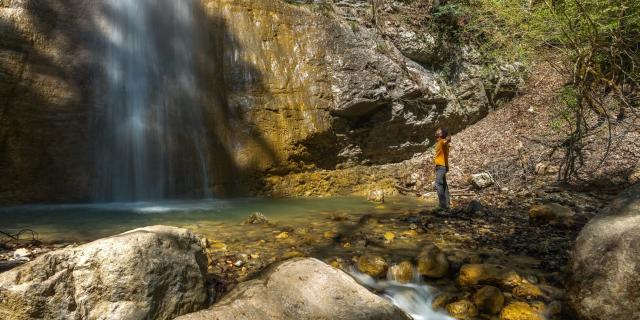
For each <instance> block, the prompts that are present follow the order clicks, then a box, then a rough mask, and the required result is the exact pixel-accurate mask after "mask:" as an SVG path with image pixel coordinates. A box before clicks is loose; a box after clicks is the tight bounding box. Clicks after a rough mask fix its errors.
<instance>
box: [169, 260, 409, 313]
mask: <svg viewBox="0 0 640 320" xmlns="http://www.w3.org/2000/svg"><path fill="white" fill-rule="evenodd" d="M177 319H179V320H205V319H207V320H208V319H217V320H227V319H234V320H276V319H277V320H289V319H291V320H298V319H332V320H393V319H399V320H409V319H410V318H409V317H408V316H407V315H406V314H405V313H404V312H403V311H401V310H400V309H399V308H398V307H396V306H394V305H393V304H392V303H391V302H389V301H387V300H385V299H383V298H381V297H379V296H377V295H375V294H373V293H371V292H369V291H368V290H367V289H366V288H364V287H363V286H361V285H359V284H358V283H356V281H355V280H353V278H351V277H350V276H348V275H347V274H345V273H344V272H342V271H340V270H338V269H335V268H332V267H331V266H329V265H327V264H325V263H323V262H321V261H319V260H316V259H313V258H308V259H301V258H298V259H292V260H287V261H285V262H282V263H279V264H276V265H273V266H271V267H269V268H268V269H267V270H265V271H264V272H263V273H262V275H261V276H259V277H258V278H257V279H254V280H250V281H247V282H243V283H240V284H239V285H238V286H237V287H236V288H235V289H233V290H232V291H231V292H230V293H229V294H228V295H227V296H226V297H225V298H223V299H222V300H221V301H220V302H218V303H217V304H215V305H214V306H212V307H211V308H210V309H208V310H203V311H200V312H196V313H192V314H189V315H186V316H182V317H178V318H177Z"/></svg>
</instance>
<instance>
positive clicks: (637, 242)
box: [568, 184, 640, 320]
mask: <svg viewBox="0 0 640 320" xmlns="http://www.w3.org/2000/svg"><path fill="white" fill-rule="evenodd" d="M571 271H572V272H571V281H570V283H569V290H568V291H569V304H570V305H571V307H572V309H574V311H575V312H576V313H577V315H578V316H579V317H580V318H582V319H589V320H599V319H640V289H638V288H640V277H638V275H639V274H640V184H637V185H635V186H633V187H631V188H629V189H628V190H626V191H625V192H623V193H622V194H621V195H620V196H619V197H618V198H616V199H615V200H614V201H613V202H612V203H611V204H610V205H609V206H608V207H607V208H605V210H604V211H603V212H602V213H601V214H600V215H599V216H597V217H595V218H593V219H592V220H591V221H590V222H589V223H588V224H587V225H586V226H585V227H584V229H582V231H581V232H580V235H579V236H578V239H577V240H576V245H575V250H574V252H573V256H572V262H571Z"/></svg>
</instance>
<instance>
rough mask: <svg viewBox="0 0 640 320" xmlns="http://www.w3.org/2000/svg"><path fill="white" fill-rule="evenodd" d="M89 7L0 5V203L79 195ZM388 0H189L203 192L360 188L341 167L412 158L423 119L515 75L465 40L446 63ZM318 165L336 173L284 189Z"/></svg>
mask: <svg viewBox="0 0 640 320" xmlns="http://www.w3.org/2000/svg"><path fill="white" fill-rule="evenodd" d="M96 3H99V1H76V2H74V4H73V5H68V4H66V3H65V4H64V5H63V4H62V1H59V0H47V1H34V0H31V1H29V0H24V1H17V0H13V1H7V0H3V1H1V2H0V10H1V11H0V17H1V20H0V21H1V27H2V28H3V30H6V32H2V33H1V35H0V52H1V55H0V59H2V60H1V61H2V65H1V68H2V69H0V101H1V104H0V108H1V109H0V173H1V175H0V203H19V202H42V201H78V200H89V199H90V198H91V190H92V188H93V186H92V184H93V183H94V169H95V167H94V163H93V161H94V159H93V157H94V156H95V154H94V152H93V147H92V143H93V141H94V139H93V133H92V130H91V129H92V125H91V121H92V119H95V114H96V112H95V105H96V94H95V88H96V87H99V86H100V83H99V79H100V77H101V76H100V74H101V72H102V71H101V70H97V69H96V67H95V65H96V63H95V61H93V60H92V59H95V56H96V55H95V54H92V50H93V49H92V48H93V47H92V41H93V40H92V39H93V38H95V37H96V30H97V29H99V23H100V21H99V19H96V18H95V17H99V13H98V12H96V10H97V9H96V8H97V7H98V5H96ZM387 3H388V6H391V7H384V8H381V9H380V10H383V11H381V12H391V13H393V14H386V15H383V14H381V15H380V16H378V17H377V19H376V21H375V22H372V17H371V8H370V2H369V1H364V0H361V1H357V0H349V1H284V0H277V1H276V0H253V1H250V0H217V1H213V0H201V4H202V6H201V8H200V9H201V10H200V12H198V14H197V16H198V19H199V21H198V23H199V25H200V26H201V27H202V32H200V34H199V35H198V36H199V37H201V39H196V41H195V42H196V43H197V46H196V47H195V48H194V52H195V54H196V59H197V61H198V72H199V75H198V77H199V80H198V90H199V92H200V96H201V99H202V101H203V103H204V105H205V109H206V111H205V114H204V115H203V117H204V119H205V123H206V126H207V130H208V135H209V142H208V145H207V146H206V148H207V149H208V150H209V152H210V159H211V161H210V162H211V163H209V167H210V168H209V171H210V175H211V177H210V180H211V186H210V187H211V189H212V190H213V191H214V193H215V194H217V195H237V194H247V193H262V194H272V195H287V196H288V195H304V194H309V193H310V194H335V193H341V194H342V193H351V192H354V191H357V190H356V189H357V188H356V187H357V185H358V183H357V182H356V181H357V179H355V180H356V181H353V180H354V179H346V177H350V175H349V174H351V175H353V173H354V172H368V171H376V170H386V169H384V168H388V166H385V165H386V164H389V163H400V162H402V161H405V160H408V159H411V158H412V157H414V155H416V154H419V153H422V152H424V151H425V150H427V149H428V147H429V146H430V145H431V144H432V142H433V131H434V130H435V128H436V127H438V126H447V127H449V128H451V129H452V130H453V131H455V130H459V129H461V128H464V127H465V126H467V125H469V124H471V123H473V122H475V121H477V120H479V119H481V118H482V117H483V116H484V115H486V114H487V112H489V110H490V109H491V108H493V107H495V106H496V105H497V104H498V100H499V98H501V97H503V96H504V95H505V93H506V95H507V96H508V94H509V93H510V92H512V90H513V89H514V88H515V86H517V83H518V78H517V77H515V76H514V75H515V74H516V71H517V70H516V68H515V67H503V68H502V69H500V68H497V67H489V68H487V67H486V66H484V67H483V66H479V65H476V64H474V63H473V58H472V56H473V55H472V54H471V53H469V52H472V50H470V49H468V48H457V49H456V50H458V51H457V53H456V54H455V56H456V57H457V58H456V59H457V60H456V61H455V64H456V65H457V69H456V70H457V71H456V73H455V74H454V75H453V76H452V75H451V74H444V73H443V72H441V70H439V69H438V67H437V65H436V64H437V63H439V61H440V60H438V59H436V58H434V57H440V58H439V59H441V57H442V56H447V52H446V50H450V48H443V47H439V46H437V45H436V42H434V41H433V39H436V38H437V36H438V35H437V34H434V35H431V34H429V33H428V32H425V30H423V29H420V26H416V25H408V24H406V23H404V22H402V21H404V20H407V19H404V20H403V19H401V18H402V17H403V12H410V11H409V9H411V8H408V7H406V6H409V4H405V3H404V2H403V1H397V2H396V1H391V2H387ZM403 10H406V11H403ZM425 14H427V15H428V14H429V13H428V11H425ZM427 31H428V30H427ZM98 36H99V35H98ZM452 56H453V54H452ZM487 69H489V70H491V72H481V70H487ZM98 98H99V97H98ZM378 166H382V167H378ZM316 170H324V171H322V172H328V173H327V174H329V175H332V176H335V177H337V178H340V179H342V178H345V179H342V180H345V181H343V182H341V183H340V187H339V188H332V187H326V188H325V187H323V190H322V191H321V192H315V191H314V190H309V188H294V190H289V189H290V188H288V187H287V185H288V184H290V183H291V181H292V179H290V178H289V175H290V174H293V175H296V176H299V175H301V174H302V175H305V176H306V177H308V178H309V179H311V180H314V179H315V178H314V177H315V176H323V174H319V175H318V174H314V172H315V171H316ZM344 170H347V171H344ZM394 170H395V169H394ZM394 170H392V171H390V172H387V173H388V174H387V173H380V174H379V175H373V178H371V179H368V180H367V181H368V182H367V183H368V184H371V186H372V187H373V186H374V185H375V184H376V180H377V178H375V177H376V176H390V175H393V172H395V171H394ZM347 173H348V174H347ZM369 176H371V175H369ZM322 179H323V181H326V178H322ZM385 179H387V178H385ZM294 180H295V179H294ZM346 180H350V181H353V182H351V183H349V182H348V181H346ZM369 180H371V181H369ZM314 181H315V180H314ZM385 181H386V180H385ZM285 182H286V183H285ZM316 182H317V183H316ZM316 182H314V183H311V184H310V185H311V186H313V185H320V183H319V181H316ZM283 183H284V184H283ZM383 184H384V185H385V186H387V185H389V181H386V182H384V183H383ZM325 189H326V190H325ZM297 190H300V191H297ZM310 191H311V192H310Z"/></svg>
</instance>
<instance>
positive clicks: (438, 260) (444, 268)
mask: <svg viewBox="0 0 640 320" xmlns="http://www.w3.org/2000/svg"><path fill="white" fill-rule="evenodd" d="M417 260H418V273H419V274H420V275H422V276H425V277H430V278H442V277H444V276H445V275H447V273H448V272H449V259H448V258H447V255H446V254H445V253H444V252H443V251H442V250H440V248H438V246H436V245H435V244H428V245H426V246H424V247H423V248H422V251H420V254H418V258H417Z"/></svg>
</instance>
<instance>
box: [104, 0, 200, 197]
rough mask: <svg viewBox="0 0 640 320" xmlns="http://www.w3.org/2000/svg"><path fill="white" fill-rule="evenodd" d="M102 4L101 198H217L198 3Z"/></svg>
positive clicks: (132, 0)
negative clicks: (202, 89)
mask: <svg viewBox="0 0 640 320" xmlns="http://www.w3.org/2000/svg"><path fill="white" fill-rule="evenodd" d="M102 3H103V4H102V8H101V15H100V16H99V17H98V22H99V23H98V25H99V26H100V28H101V34H102V39H101V40H100V41H98V44H97V46H98V48H99V50H98V51H99V52H100V54H101V62H102V68H103V69H104V71H105V73H106V79H105V80H104V83H100V84H99V85H98V87H100V88H101V89H102V92H101V94H99V95H98V99H97V100H98V101H96V105H97V106H98V107H99V108H100V109H99V110H98V111H97V113H96V125H95V127H96V128H97V130H98V136H99V137H98V140H97V142H96V146H97V147H96V169H97V170H96V174H97V176H96V180H97V182H96V187H95V200H96V201H98V202H123V201H141V200H160V199H174V198H178V197H183V196H185V195H187V194H188V196H189V197H191V198H208V197H211V194H210V193H209V192H208V191H207V190H209V188H208V186H209V181H208V169H207V168H208V166H209V157H208V148H207V145H208V142H207V138H206V137H207V134H206V130H205V125H204V122H203V108H202V103H201V101H200V97H199V90H198V81H197V75H196V64H195V57H194V55H195V53H196V52H197V50H196V47H197V45H198V44H197V43H196V41H195V40H194V39H197V38H198V37H197V35H198V27H197V26H196V23H195V18H194V15H195V13H196V8H197V6H198V1H197V0H181V1H175V0H105V1H103V2H102ZM194 190H196V191H195V193H194Z"/></svg>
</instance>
